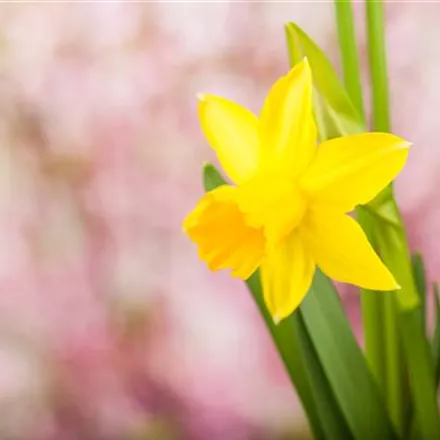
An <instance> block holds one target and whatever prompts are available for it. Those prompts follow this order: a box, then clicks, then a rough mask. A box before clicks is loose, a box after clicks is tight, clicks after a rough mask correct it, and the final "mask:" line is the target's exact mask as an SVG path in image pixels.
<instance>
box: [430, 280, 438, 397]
mask: <svg viewBox="0 0 440 440" xmlns="http://www.w3.org/2000/svg"><path fill="white" fill-rule="evenodd" d="M434 303H435V327H434V334H433V337H432V344H431V349H432V357H433V359H434V374H435V385H436V389H438V386H439V382H440V298H439V289H438V284H437V283H434Z"/></svg>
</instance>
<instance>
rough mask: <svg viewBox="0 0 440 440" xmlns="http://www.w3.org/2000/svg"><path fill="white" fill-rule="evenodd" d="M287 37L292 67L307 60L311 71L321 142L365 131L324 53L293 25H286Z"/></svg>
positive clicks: (358, 115)
mask: <svg viewBox="0 0 440 440" xmlns="http://www.w3.org/2000/svg"><path fill="white" fill-rule="evenodd" d="M286 38H287V46H288V48H289V58H290V63H291V65H292V66H293V65H294V64H296V63H297V62H299V61H300V60H301V59H303V58H304V57H307V59H308V61H309V63H310V66H311V68H312V73H313V82H314V86H315V96H314V99H315V105H314V112H315V118H316V120H317V123H318V125H319V134H320V138H321V139H322V140H324V139H331V138H333V137H338V136H341V135H346V134H352V133H361V132H364V131H365V127H364V125H363V123H362V119H361V117H360V114H359V112H358V111H357V110H356V108H355V107H354V105H353V104H352V103H351V101H350V98H349V96H348V94H347V91H346V90H345V88H344V86H343V85H342V83H341V82H340V81H339V78H338V76H337V75H336V72H335V71H334V70H333V67H332V65H331V63H330V61H329V59H328V58H327V56H326V55H325V54H324V52H323V51H322V50H321V49H320V48H319V47H318V46H317V45H316V43H315V42H314V41H313V40H312V39H311V38H310V37H309V36H308V35H307V34H306V33H305V32H304V31H303V30H302V29H301V28H300V27H299V26H298V25H296V24H295V23H287V24H286Z"/></svg>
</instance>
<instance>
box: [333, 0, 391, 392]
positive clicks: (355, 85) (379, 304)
mask: <svg viewBox="0 0 440 440" xmlns="http://www.w3.org/2000/svg"><path fill="white" fill-rule="evenodd" d="M334 4H335V12H336V22H337V27H338V37H339V47H340V51H341V61H342V70H343V76H344V84H345V87H346V89H347V92H348V94H349V95H350V98H351V100H352V102H353V104H354V105H355V106H356V108H357V110H358V111H359V113H360V115H361V116H362V118H364V107H363V99H362V86H361V75H360V70H359V57H358V53H357V47H356V35H355V27H354V18H353V10H352V5H351V1H350V0H348V1H347V0H335V3H334ZM357 218H358V221H359V223H360V224H361V225H362V227H363V229H364V230H365V232H366V233H367V235H368V237H369V239H370V241H371V239H372V235H373V234H372V233H371V227H372V225H371V223H372V222H371V219H370V216H369V214H368V213H367V212H363V211H362V210H360V209H358V210H357ZM361 304H362V321H363V327H364V338H365V356H366V358H367V360H368V363H369V366H370V369H371V371H372V372H373V375H374V377H375V379H376V381H377V383H378V385H379V387H380V389H381V390H384V389H385V385H386V366H385V358H386V344H385V339H384V337H383V335H384V331H385V328H384V313H385V312H384V302H383V296H382V295H380V294H378V293H377V292H372V291H368V290H364V289H362V290H361Z"/></svg>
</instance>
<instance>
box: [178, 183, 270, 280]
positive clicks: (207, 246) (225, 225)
mask: <svg viewBox="0 0 440 440" xmlns="http://www.w3.org/2000/svg"><path fill="white" fill-rule="evenodd" d="M237 191H238V188H236V187H232V186H227V185H224V186H220V187H218V188H216V189H215V190H213V191H210V192H209V193H207V194H205V195H204V196H203V197H202V198H201V200H200V201H199V203H198V205H197V207H196V208H195V209H194V210H193V211H192V212H191V213H190V214H189V215H188V216H187V217H186V219H185V220H184V222H183V229H184V231H185V232H186V234H187V235H188V236H189V238H190V239H191V240H192V241H193V242H194V243H196V244H197V246H198V248H199V257H200V258H201V259H202V260H203V261H205V262H206V263H207V264H208V267H209V268H210V269H211V270H213V271H216V270H220V269H232V270H233V272H232V275H233V276H236V277H239V278H241V279H247V278H249V277H250V276H251V275H252V273H253V272H254V271H255V270H256V269H257V267H258V266H259V265H260V263H261V260H262V258H263V256H264V248H265V238H264V231H263V229H262V228H253V227H251V226H249V225H248V224H247V223H246V221H245V218H244V215H243V214H242V213H241V211H240V210H239V209H238V207H237V203H236V200H235V199H236V194H237Z"/></svg>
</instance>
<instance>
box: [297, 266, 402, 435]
mask: <svg viewBox="0 0 440 440" xmlns="http://www.w3.org/2000/svg"><path fill="white" fill-rule="evenodd" d="M300 310H301V313H302V316H303V317H304V322H305V324H306V328H307V331H308V333H309V335H310V338H311V339H312V341H313V343H314V345H315V349H316V352H317V354H318V357H319V359H320V360H321V363H322V366H323V369H324V371H325V372H326V375H327V377H328V380H329V382H330V384H331V386H332V388H333V391H334V393H335V396H336V399H337V401H338V402H339V404H340V406H341V410H342V412H343V414H344V415H345V417H346V420H347V423H348V425H349V427H350V430H351V432H352V434H353V436H354V437H355V438H356V439H359V440H363V439H365V440H371V439H376V438H377V439H394V438H397V436H396V434H395V432H394V430H393V427H392V425H391V422H390V420H389V418H388V416H387V412H386V408H385V405H384V402H383V399H382V397H381V395H380V393H379V390H378V387H377V384H376V383H375V381H374V379H373V377H372V376H371V374H370V371H369V369H368V366H367V364H366V362H365V358H364V356H363V353H362V351H361V349H360V347H359V346H358V344H357V342H356V340H355V338H354V335H353V332H352V329H351V327H350V323H349V322H348V320H347V318H346V316H345V314H344V312H343V309H342V307H341V303H340V300H339V297H338V294H337V292H336V291H335V289H334V287H333V285H332V284H331V282H330V281H329V280H328V278H326V277H325V276H324V275H323V274H322V273H321V272H319V271H317V273H316V275H315V279H314V282H313V286H312V289H311V290H310V291H309V293H308V295H307V296H306V298H305V300H304V302H303V304H302V306H301V308H300Z"/></svg>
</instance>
